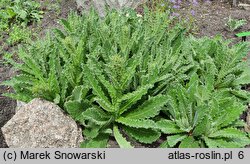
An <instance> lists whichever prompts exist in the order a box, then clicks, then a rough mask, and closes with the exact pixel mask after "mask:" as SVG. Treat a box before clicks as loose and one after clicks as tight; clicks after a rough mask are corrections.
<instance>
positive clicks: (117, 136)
mask: <svg viewBox="0 0 250 164" xmlns="http://www.w3.org/2000/svg"><path fill="white" fill-rule="evenodd" d="M113 131H114V137H115V140H116V141H117V143H118V144H119V146H120V148H133V146H131V144H130V143H129V142H128V141H127V140H126V139H125V138H124V137H123V136H122V134H121V133H120V132H119V129H118V127H117V125H114V127H113Z"/></svg>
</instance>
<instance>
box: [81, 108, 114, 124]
mask: <svg viewBox="0 0 250 164" xmlns="http://www.w3.org/2000/svg"><path fill="white" fill-rule="evenodd" d="M81 118H82V119H83V120H81V121H84V120H90V121H93V122H94V123H95V124H97V125H104V124H106V123H107V122H108V120H109V119H110V116H109V115H108V114H106V113H105V112H104V111H102V110H101V109H98V108H88V109H87V110H86V111H84V112H82V114H81Z"/></svg>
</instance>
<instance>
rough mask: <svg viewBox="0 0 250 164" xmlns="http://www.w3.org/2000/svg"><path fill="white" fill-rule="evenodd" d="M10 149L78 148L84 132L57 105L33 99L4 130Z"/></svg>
mask: <svg viewBox="0 0 250 164" xmlns="http://www.w3.org/2000/svg"><path fill="white" fill-rule="evenodd" d="M2 132H3V135H4V137H5V140H6V143H7V144H8V146H9V147H10V148H72V147H79V146H80V142H81V141H82V140H83V138H82V131H81V129H80V128H79V127H78V126H77V124H76V123H75V121H74V120H73V119H71V118H70V117H69V116H67V115H66V114H65V113H64V112H63V110H62V109H61V108H60V107H58V106H57V105H55V104H53V103H51V102H48V101H45V100H41V99H34V100H32V101H31V102H30V103H28V104H27V105H24V106H22V107H21V108H20V109H19V110H18V111H17V113H16V114H15V115H14V116H13V117H12V119H11V120H9V121H8V122H7V123H6V124H5V125H4V126H3V127H2Z"/></svg>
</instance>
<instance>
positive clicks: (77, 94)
mask: <svg viewBox="0 0 250 164" xmlns="http://www.w3.org/2000/svg"><path fill="white" fill-rule="evenodd" d="M88 91H89V89H88V88H87V87H84V86H83V85H81V86H76V87H75V88H74V90H73V91H72V98H73V100H76V101H78V102H81V101H82V99H83V98H84V97H85V96H86V95H87V92H88Z"/></svg>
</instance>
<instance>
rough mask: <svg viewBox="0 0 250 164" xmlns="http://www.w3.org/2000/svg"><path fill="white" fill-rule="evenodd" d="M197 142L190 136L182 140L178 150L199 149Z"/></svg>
mask: <svg viewBox="0 0 250 164" xmlns="http://www.w3.org/2000/svg"><path fill="white" fill-rule="evenodd" d="M199 147H200V146H199V142H198V141H196V140H195V139H194V138H193V137H192V136H189V137H188V138H185V139H184V140H182V142H181V144H180V146H179V148H199Z"/></svg>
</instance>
